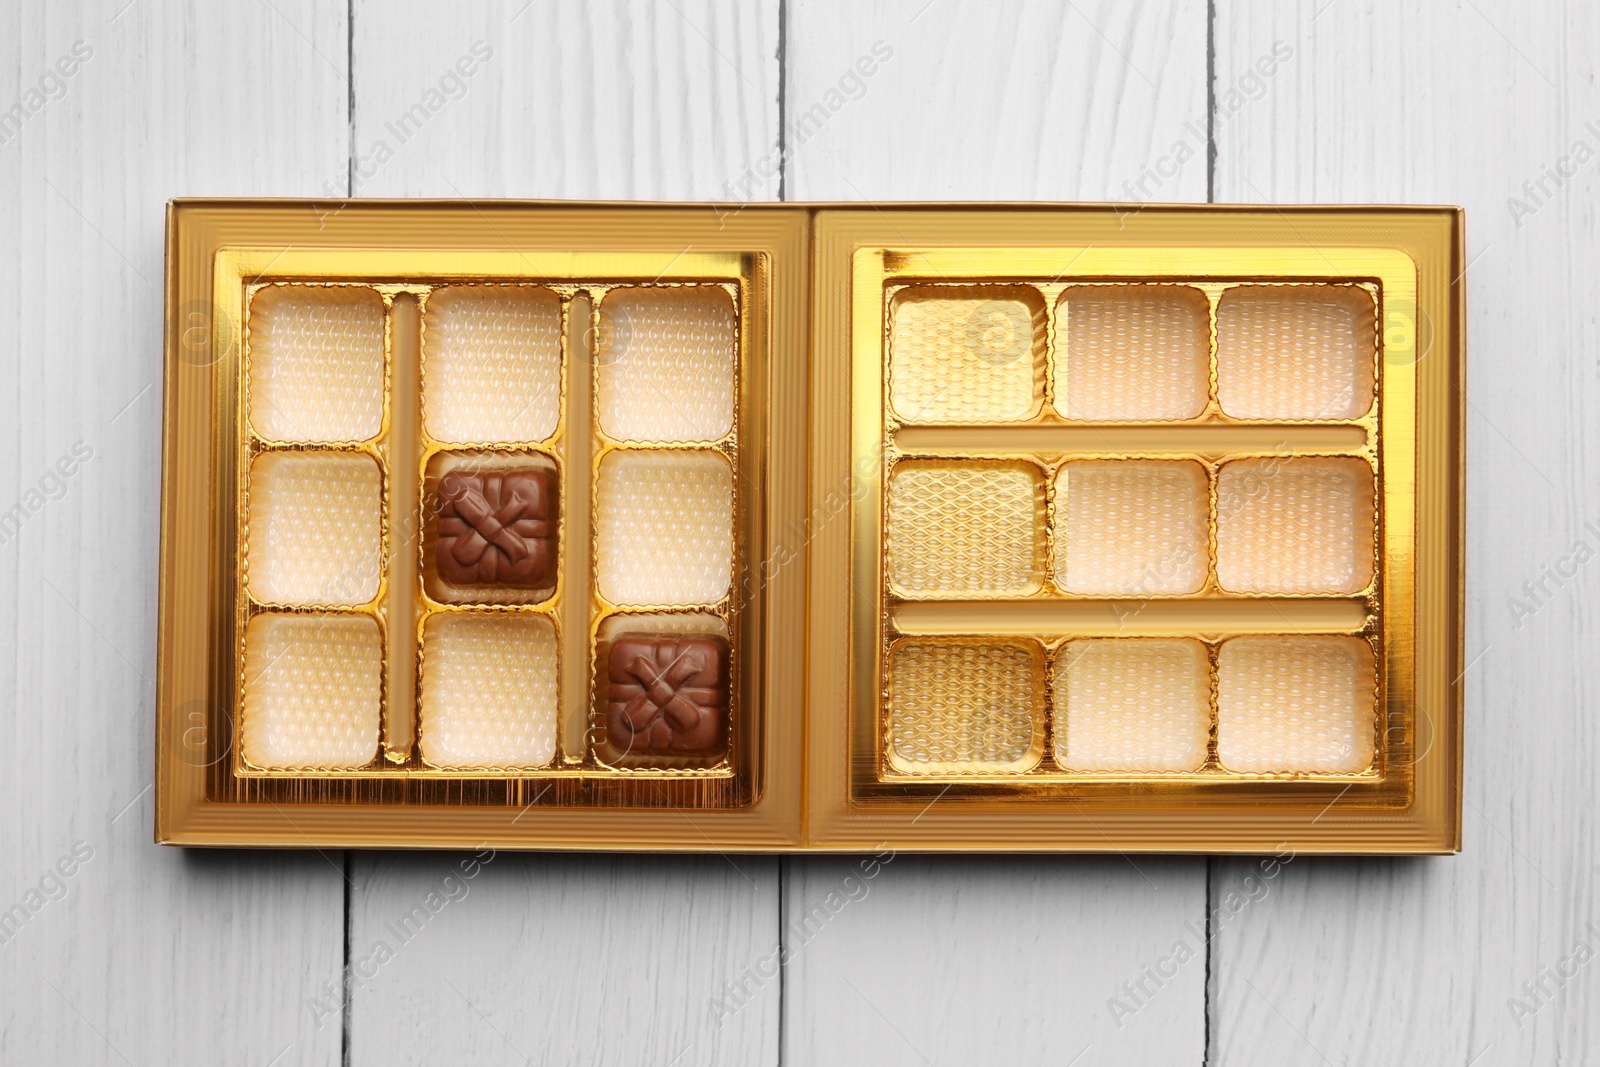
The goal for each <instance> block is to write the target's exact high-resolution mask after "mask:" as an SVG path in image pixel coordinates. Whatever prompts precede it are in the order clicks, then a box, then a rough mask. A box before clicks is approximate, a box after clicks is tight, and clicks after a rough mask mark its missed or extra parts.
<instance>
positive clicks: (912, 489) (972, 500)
mask: <svg viewBox="0 0 1600 1067" xmlns="http://www.w3.org/2000/svg"><path fill="white" fill-rule="evenodd" d="M1043 531H1044V491H1043V485H1042V483H1041V481H1040V479H1039V478H1038V477H1037V475H1036V474H1034V473H1033V472H1032V469H1031V468H1027V467H1020V466H997V465H993V464H989V465H979V464H974V465H971V466H954V465H947V464H923V463H903V464H900V465H899V466H897V467H896V468H895V470H894V473H893V475H892V476H891V478H890V481H889V511H888V538H887V543H888V555H889V581H890V584H891V587H892V588H893V589H894V591H895V592H896V593H898V594H901V595H903V596H911V597H915V596H936V595H939V594H959V595H973V594H985V593H989V594H1001V593H1021V592H1026V591H1028V590H1030V589H1034V588H1037V587H1038V585H1039V581H1040V572H1041V570H1042V568H1041V566H1040V557H1041V555H1042V552H1041V542H1042V540H1043V536H1044V533H1043Z"/></svg>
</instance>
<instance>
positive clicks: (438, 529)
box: [422, 451, 561, 604]
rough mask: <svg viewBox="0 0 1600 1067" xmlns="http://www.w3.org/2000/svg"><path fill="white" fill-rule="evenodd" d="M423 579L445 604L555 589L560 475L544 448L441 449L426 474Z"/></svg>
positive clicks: (528, 596)
mask: <svg viewBox="0 0 1600 1067" xmlns="http://www.w3.org/2000/svg"><path fill="white" fill-rule="evenodd" d="M422 487H423V498H422V518H423V527H422V584H423V588H424V589H426V590H427V593H428V596H430V597H432V598H433V599H434V600H436V601H438V602H439V603H441V604H537V603H541V602H543V601H545V600H549V599H550V597H551V596H552V595H553V594H554V593H555V590H556V578H557V571H558V570H559V567H560V536H561V478H560V474H559V472H558V470H557V468H556V464H555V461H554V460H552V459H551V458H550V457H549V456H547V455H545V454H543V453H541V452H477V451H472V452H439V453H436V454H435V455H434V456H433V457H432V458H431V459H430V460H429V461H428V468H427V472H426V474H425V476H424V478H423V483H422Z"/></svg>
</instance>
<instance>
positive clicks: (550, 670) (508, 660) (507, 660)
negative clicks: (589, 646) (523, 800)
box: [419, 612, 557, 770]
mask: <svg viewBox="0 0 1600 1067" xmlns="http://www.w3.org/2000/svg"><path fill="white" fill-rule="evenodd" d="M556 661H557V650H556V634H555V627H554V626H552V625H551V623H550V620H549V619H547V618H544V617H543V616H537V615H534V616H530V615H506V614H477V613H467V612H450V613H445V614H436V615H432V616H430V617H429V619H428V621H427V623H426V624H424V626H423V636H422V703H421V718H420V723H419V728H420V730H419V741H420V744H421V747H422V758H423V759H424V760H425V761H427V762H428V763H429V764H432V765H433V766H435V767H446V768H469V767H483V768H490V769H499V770H510V769H514V768H518V767H544V766H547V765H548V764H549V763H550V761H551V760H552V759H554V758H555V754H556V726H557V685H556V683H557V677H556Z"/></svg>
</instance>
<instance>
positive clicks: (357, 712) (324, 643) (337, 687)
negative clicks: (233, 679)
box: [240, 614, 383, 770]
mask: <svg viewBox="0 0 1600 1067" xmlns="http://www.w3.org/2000/svg"><path fill="white" fill-rule="evenodd" d="M382 692H383V646H382V641H381V638H380V637H379V634H378V624H377V623H376V622H374V621H373V620H372V619H370V618H367V617H366V616H363V615H280V614H262V615H257V616H256V617H254V618H253V619H251V620H250V623H249V625H248V626H246V627H245V636H244V699H243V703H242V704H241V708H240V744H241V752H242V753H243V755H244V758H245V761H246V762H247V763H249V764H250V765H251V766H254V767H258V768H260V769H262V770H294V769H312V770H349V769H352V768H357V767H365V766H366V765H367V764H369V763H371V762H372V760H373V759H374V758H375V757H376V756H377V754H378V717H379V714H380V709H381V707H382V703H383V701H382Z"/></svg>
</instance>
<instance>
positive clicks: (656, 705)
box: [606, 633, 728, 756]
mask: <svg viewBox="0 0 1600 1067" xmlns="http://www.w3.org/2000/svg"><path fill="white" fill-rule="evenodd" d="M610 663H611V672H610V674H611V690H610V702H609V703H610V707H609V714H608V715H607V718H606V730H607V735H608V738H609V740H610V743H611V746H612V747H613V748H615V749H616V750H618V751H619V752H624V753H628V754H630V755H641V754H644V755H691V756H704V755H712V754H714V753H716V752H718V751H720V750H721V749H722V747H723V745H724V743H725V739H726V737H727V732H728V642H727V641H726V640H724V639H723V638H722V637H720V636H717V635H714V634H661V633H656V634H646V633H628V634H619V635H618V636H617V637H616V638H614V639H613V640H612V642H611V661H610Z"/></svg>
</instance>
